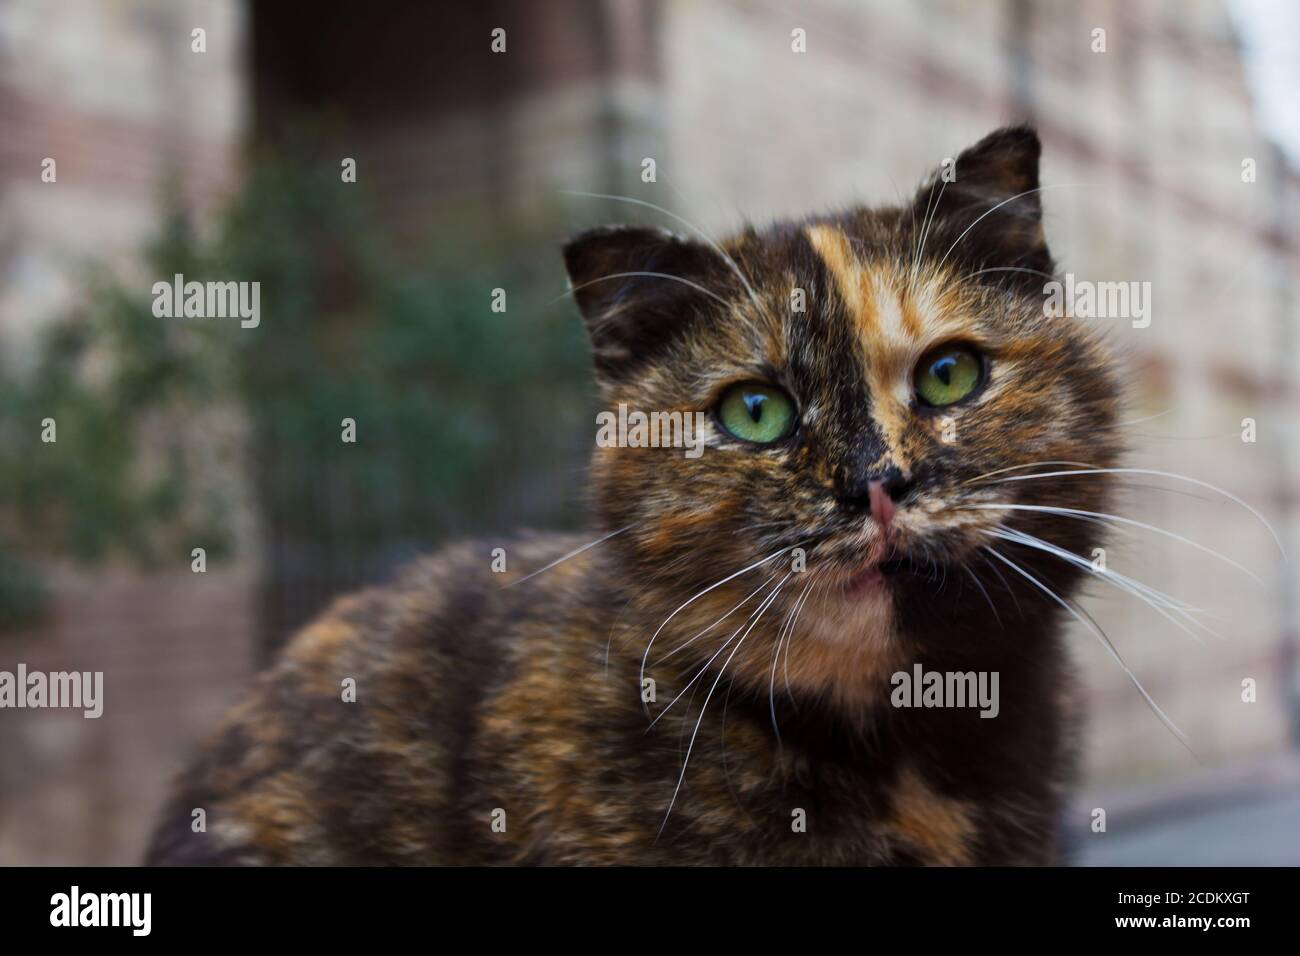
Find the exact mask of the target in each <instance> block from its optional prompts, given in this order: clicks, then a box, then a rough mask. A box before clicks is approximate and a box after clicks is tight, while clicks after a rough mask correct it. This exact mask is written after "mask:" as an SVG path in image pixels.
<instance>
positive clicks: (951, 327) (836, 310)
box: [741, 218, 990, 387]
mask: <svg viewBox="0 0 1300 956" xmlns="http://www.w3.org/2000/svg"><path fill="white" fill-rule="evenodd" d="M750 243H751V244H750V246H749V249H750V252H751V254H752V253H753V252H755V251H757V250H756V249H755V246H761V247H763V248H762V252H761V253H760V254H759V255H757V256H753V257H752V258H750V260H749V262H750V263H751V264H752V265H753V267H754V270H753V271H754V272H756V273H757V280H758V282H759V284H760V285H761V286H762V289H763V293H764V294H763V295H762V297H761V298H762V300H763V301H764V302H765V303H766V308H765V310H764V311H766V312H767V313H768V315H767V316H765V317H763V318H761V319H759V320H758V324H759V325H760V326H762V327H763V329H764V332H765V333H766V334H764V335H762V336H761V337H760V341H761V342H762V343H763V350H764V352H765V353H766V354H765V356H764V357H765V359H766V360H768V361H771V362H773V363H776V364H783V363H784V362H785V361H786V360H788V359H791V358H794V357H796V356H797V355H799V354H801V353H804V354H807V353H809V352H811V353H813V354H816V353H825V357H826V358H832V357H834V358H838V359H839V360H856V361H857V362H861V363H864V364H865V365H866V366H867V368H868V369H870V370H871V372H872V373H873V374H874V375H876V376H878V377H879V379H880V381H879V382H878V383H877V384H880V385H881V386H882V387H883V386H885V385H886V384H890V385H893V384H896V383H897V381H898V379H899V378H900V376H901V377H906V375H907V373H908V372H909V370H910V369H911V368H912V367H913V366H914V365H915V363H916V361H917V360H918V359H919V358H920V357H921V356H922V355H923V354H924V353H925V352H926V351H928V350H929V349H932V348H934V347H935V346H936V345H939V344H942V343H945V342H950V341H954V340H964V341H970V342H973V343H976V344H979V343H980V342H981V341H983V340H985V339H987V338H988V337H989V335H990V329H989V328H988V325H987V323H986V322H985V318H986V317H985V316H984V315H983V314H982V313H981V310H980V297H979V296H978V295H977V294H976V293H975V292H974V290H972V289H971V288H970V285H969V284H968V283H963V282H962V281H961V275H960V273H959V271H958V270H957V269H954V268H948V267H946V264H945V266H940V267H936V263H935V261H934V260H933V259H919V258H917V256H916V255H915V251H916V250H915V249H914V248H912V243H911V239H910V238H909V236H908V235H907V234H906V233H905V232H903V231H901V230H900V231H885V230H883V229H877V230H875V231H874V232H873V231H872V230H871V228H870V224H867V226H866V227H865V228H864V226H863V224H862V221H861V220H858V219H853V218H850V219H841V220H822V221H813V222H808V223H801V224H798V225H797V226H791V227H788V228H782V229H779V230H774V231H773V232H771V233H769V234H767V235H755V236H752V237H751V239H750ZM741 261H742V264H745V263H744V260H741ZM746 311H747V310H746Z"/></svg>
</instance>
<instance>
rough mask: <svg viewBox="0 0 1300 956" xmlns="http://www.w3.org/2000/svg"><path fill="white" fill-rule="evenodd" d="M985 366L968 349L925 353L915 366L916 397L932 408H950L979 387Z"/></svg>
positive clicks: (949, 347) (955, 347) (947, 347)
mask: <svg viewBox="0 0 1300 956" xmlns="http://www.w3.org/2000/svg"><path fill="white" fill-rule="evenodd" d="M983 378H984V363H983V362H981V361H980V357H979V356H978V355H977V354H976V353H975V352H972V351H971V350H970V349H968V348H965V347H964V346H960V345H944V346H941V347H939V348H937V349H935V350H934V351H932V352H930V353H928V354H927V355H926V356H925V357H924V358H922V359H921V361H920V363H918V364H917V366H916V397H917V398H919V399H920V400H921V402H922V403H924V404H926V405H929V406H931V407H934V408H939V407H941V406H943V405H952V404H954V403H955V402H960V401H961V400H962V399H963V398H965V397H966V396H967V395H969V394H970V393H971V392H973V391H975V389H976V388H977V387H978V386H979V384H980V382H981V381H982V380H983Z"/></svg>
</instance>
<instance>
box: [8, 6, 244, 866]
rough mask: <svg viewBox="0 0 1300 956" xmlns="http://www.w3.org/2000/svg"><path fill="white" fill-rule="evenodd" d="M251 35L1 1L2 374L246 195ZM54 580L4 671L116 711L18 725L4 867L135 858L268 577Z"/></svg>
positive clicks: (231, 570) (182, 560)
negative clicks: (99, 277)
mask: <svg viewBox="0 0 1300 956" xmlns="http://www.w3.org/2000/svg"><path fill="white" fill-rule="evenodd" d="M195 28H202V29H204V30H205V31H206V38H205V39H206V52H205V53H196V52H193V51H192V36H191V31H192V30H193V29H195ZM246 33H247V12H246V10H245V8H244V7H243V5H242V4H240V3H238V2H236V0H179V2H178V0H114V2H111V3H103V2H99V0H59V2H57V3H50V2H45V0H0V375H4V374H9V373H11V372H12V371H13V370H15V369H16V368H19V367H21V364H22V363H23V362H24V361H25V359H26V357H27V356H28V355H29V354H30V350H31V347H32V345H33V343H34V341H35V335H36V333H37V331H38V329H39V327H40V326H41V325H42V323H44V322H46V321H49V320H51V319H53V318H55V317H57V316H59V315H60V314H62V313H63V312H64V311H65V310H67V309H69V308H70V307H72V306H73V305H74V304H75V302H76V296H77V294H78V290H79V289H81V288H83V285H84V282H85V280H86V277H87V269H88V267H89V266H91V265H92V264H93V265H96V266H107V267H109V268H111V269H113V270H114V271H115V272H117V274H119V275H121V276H123V277H124V278H126V279H127V281H133V280H138V281H139V282H141V283H143V284H144V287H145V288H146V289H147V288H148V286H149V285H151V284H152V283H153V282H154V281H155V279H156V278H158V277H156V276H149V275H146V274H145V270H144V268H143V257H142V251H143V248H144V246H145V244H146V243H148V242H149V241H151V240H153V239H155V238H156V237H157V235H158V230H159V229H160V226H161V212H162V210H163V208H164V207H163V200H164V196H166V195H167V194H168V193H169V192H170V193H171V194H172V195H174V196H176V197H178V198H179V200H180V201H181V202H182V203H183V205H184V207H185V208H186V209H187V210H188V212H189V213H190V215H191V218H192V222H193V224H194V225H195V226H196V227H197V228H198V229H199V230H200V232H204V231H207V230H209V229H210V228H211V227H212V224H213V221H214V220H213V217H214V215H215V213H216V212H217V211H218V210H219V208H220V205H221V201H222V199H223V197H225V196H226V195H228V194H229V193H230V191H231V190H233V189H234V188H235V187H236V186H237V185H238V177H239V164H240V151H241V149H242V147H243V142H244V135H245V132H246V129H247V126H248V119H249V117H248V103H247V91H248V88H249V79H248V76H247V73H246V69H245V63H246V42H247V36H246ZM46 158H52V159H53V160H54V161H55V167H54V171H55V176H56V179H55V181H54V182H43V181H42V175H41V174H42V163H43V161H44V160H45V159H46ZM32 428H33V434H35V433H36V430H37V429H38V428H39V422H34V423H32ZM61 437H62V436H61ZM0 453H5V454H12V453H14V451H13V449H10V448H5V449H3V451H0ZM0 494H3V491H0ZM232 520H234V519H232ZM47 570H48V574H49V582H50V585H51V587H52V591H53V595H54V598H55V601H54V608H53V613H52V615H51V619H50V621H49V622H48V623H47V624H46V625H45V626H43V627H42V628H41V629H40V630H39V631H38V632H36V633H29V634H18V635H14V634H4V635H0V668H3V669H5V670H9V671H13V670H14V668H15V667H16V665H17V664H18V663H19V662H22V663H25V664H26V665H27V666H28V668H29V669H30V670H44V671H53V670H81V671H87V670H89V671H103V672H104V681H105V690H104V695H105V705H104V714H103V716H102V717H100V718H98V719H94V720H88V719H84V718H83V717H82V716H81V714H80V713H79V712H77V713H70V712H63V711H51V710H42V711H31V710H22V711H19V710H5V711H3V712H0V865H7V864H20V863H28V864H31V863H37V864H52V863H65V864H110V863H111V864H131V863H135V862H137V861H138V860H139V857H140V853H141V851H142V848H143V845H144V840H145V838H146V835H147V832H148V829H149V827H150V826H151V824H152V820H153V818H154V814H155V812H156V810H157V807H158V805H159V802H160V801H161V799H162V795H163V792H164V788H165V786H166V783H167V780H168V778H169V777H170V776H171V774H173V773H174V772H176V771H177V770H179V769H180V767H181V766H182V765H183V764H184V763H185V762H186V761H188V760H189V759H190V757H191V756H192V754H193V751H194V747H195V743H196V741H197V740H198V739H199V738H200V737H201V736H202V735H204V734H206V733H209V732H210V731H211V730H212V729H213V728H214V727H215V725H216V721H217V719H218V718H219V717H220V715H221V713H222V712H223V711H224V710H225V709H226V708H227V707H228V706H229V705H230V703H231V702H232V701H233V699H234V697H235V695H237V694H238V692H239V691H240V689H241V688H243V687H244V686H245V685H246V683H247V680H248V677H249V674H250V672H251V669H252V662H253V648H252V635H253V625H254V624H255V621H254V620H253V608H254V606H255V603H254V595H255V593H256V590H255V589H256V585H257V581H256V577H255V575H254V573H253V570H252V567H251V565H250V564H249V563H248V562H247V561H245V562H243V563H239V564H236V565H235V566H227V567H220V568H218V567H215V566H214V567H213V568H211V569H210V570H209V572H208V573H207V574H193V573H191V572H190V570H189V556H188V554H182V555H180V556H178V558H177V561H176V565H175V568H174V570H172V571H168V572H162V573H155V574H144V573H140V572H135V571H129V570H126V569H121V568H117V567H112V566H110V567H107V568H105V567H99V568H93V569H76V568H70V567H62V566H55V567H49V568H48V569H47Z"/></svg>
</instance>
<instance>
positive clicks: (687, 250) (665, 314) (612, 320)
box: [564, 226, 728, 382]
mask: <svg viewBox="0 0 1300 956" xmlns="http://www.w3.org/2000/svg"><path fill="white" fill-rule="evenodd" d="M564 264H565V268H566V269H567V270H568V273H569V283H570V286H571V288H572V291H573V298H574V300H575V301H576V302H577V303H578V310H579V311H580V312H581V313H582V317H583V320H584V321H585V322H586V325H587V334H588V336H589V337H590V339H591V347H592V352H593V354H594V360H595V365H596V373H597V376H598V377H599V378H600V379H601V380H602V381H610V382H616V381H619V380H621V379H624V378H626V377H627V376H628V375H629V374H630V373H631V372H632V371H634V370H635V369H636V368H637V367H638V366H640V365H642V364H644V363H645V362H647V361H648V360H650V359H652V358H654V357H655V356H657V355H659V354H661V353H662V352H663V351H664V350H665V349H666V348H667V347H668V346H669V345H670V344H671V343H672V342H673V341H674V340H676V339H677V338H679V337H680V336H681V335H682V334H683V333H684V332H685V330H686V329H687V328H688V327H689V326H690V325H691V324H692V323H694V322H696V321H698V320H699V319H700V318H701V317H702V316H704V315H706V314H708V313H709V312H710V311H714V310H716V309H717V308H718V306H719V302H718V301H717V300H718V299H720V298H721V295H720V292H721V291H722V286H723V285H725V282H726V279H727V277H728V272H727V268H726V264H725V261H724V260H723V259H722V257H721V256H720V255H719V254H718V253H717V252H716V251H715V250H714V249H712V248H711V247H710V246H707V245H705V244H704V243H702V242H696V241H694V240H690V239H684V238H682V237H681V236H677V235H674V234H673V233H671V232H668V231H666V230H661V229H646V228H642V227H623V226H606V227H602V228H599V229H592V230H590V231H588V232H584V233H582V234H581V235H578V236H576V237H574V238H573V239H571V240H569V242H568V243H566V244H565V246H564Z"/></svg>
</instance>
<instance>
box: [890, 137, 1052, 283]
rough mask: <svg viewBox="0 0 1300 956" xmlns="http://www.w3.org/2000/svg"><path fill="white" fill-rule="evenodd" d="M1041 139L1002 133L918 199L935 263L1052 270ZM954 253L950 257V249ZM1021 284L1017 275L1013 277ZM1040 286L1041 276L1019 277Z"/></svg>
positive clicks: (946, 170) (950, 167)
mask: <svg viewBox="0 0 1300 956" xmlns="http://www.w3.org/2000/svg"><path fill="white" fill-rule="evenodd" d="M1041 152H1042V147H1041V145H1040V144H1039V141H1038V134H1037V133H1036V132H1035V131H1034V130H1033V129H1032V128H1030V127H1028V126H1009V127H1005V128H1003V129H999V130H995V131H994V132H992V133H990V134H989V135H988V136H986V137H984V138H983V139H982V140H980V141H979V142H978V143H976V144H975V145H974V146H972V147H970V148H969V149H967V150H965V151H963V152H962V153H961V154H960V155H959V156H958V157H957V159H956V161H955V162H951V163H945V164H944V165H942V166H941V167H940V168H939V170H938V171H937V172H936V173H935V174H934V176H933V177H932V178H931V179H929V180H927V181H926V184H925V185H924V186H922V187H921V189H920V190H919V191H918V193H917V195H916V199H915V201H914V207H913V216H914V219H915V222H916V223H917V227H918V228H923V226H922V224H923V223H924V222H926V221H927V220H928V221H929V223H930V227H929V230H928V232H929V235H928V237H927V238H926V240H925V253H926V255H927V257H932V258H933V259H934V260H935V261H936V262H937V261H938V260H939V259H942V258H943V257H944V255H945V254H946V255H947V257H948V262H950V263H951V262H954V261H956V262H961V263H965V264H967V265H969V266H975V267H977V268H983V269H1031V270H1034V271H1036V272H1045V273H1049V274H1050V273H1051V272H1052V270H1053V263H1052V257H1051V253H1050V252H1049V251H1048V249H1047V239H1046V237H1045V236H1044V234H1043V206H1042V203H1041V201H1040V199H1039V197H1040V196H1041V191H1040V188H1039V184H1038V157H1039V154H1040V153H1041ZM949 250H951V252H949ZM1005 275H1007V276H1008V277H1009V278H1011V279H1012V281H1016V280H1015V279H1014V276H1015V275H1016V273H1006V274H1005ZM1020 277H1021V279H1023V280H1024V281H1025V282H1026V283H1028V284H1030V285H1033V284H1034V283H1037V284H1038V285H1039V286H1041V284H1042V282H1043V278H1042V276H1037V277H1035V276H1029V275H1025V274H1024V273H1021V274H1020Z"/></svg>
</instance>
